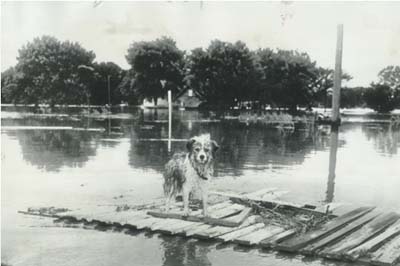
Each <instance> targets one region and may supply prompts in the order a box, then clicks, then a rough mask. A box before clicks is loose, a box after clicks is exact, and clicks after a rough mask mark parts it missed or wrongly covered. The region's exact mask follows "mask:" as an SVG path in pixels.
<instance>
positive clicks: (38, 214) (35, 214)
mask: <svg viewBox="0 0 400 266" xmlns="http://www.w3.org/2000/svg"><path fill="white" fill-rule="evenodd" d="M18 213H21V214H25V215H32V216H41V217H48V218H60V217H61V216H60V215H57V214H46V213H39V212H32V211H18Z"/></svg>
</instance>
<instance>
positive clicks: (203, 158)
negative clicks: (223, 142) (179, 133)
mask: <svg viewBox="0 0 400 266" xmlns="http://www.w3.org/2000/svg"><path fill="white" fill-rule="evenodd" d="M186 147H187V149H188V151H189V153H190V154H191V156H193V158H194V160H195V161H196V162H198V163H200V164H206V163H208V162H210V161H212V159H213V158H214V156H215V152H216V151H217V150H218V149H219V146H218V144H217V142H215V141H214V140H211V138H210V134H204V135H200V136H197V137H193V138H191V139H190V140H189V141H188V142H187V144H186Z"/></svg>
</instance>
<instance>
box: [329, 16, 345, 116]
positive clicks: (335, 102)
mask: <svg viewBox="0 0 400 266" xmlns="http://www.w3.org/2000/svg"><path fill="white" fill-rule="evenodd" d="M342 50H343V24H339V25H338V27H337V43H336V61H335V72H334V80H333V95H332V123H333V124H340V87H341V82H342Z"/></svg>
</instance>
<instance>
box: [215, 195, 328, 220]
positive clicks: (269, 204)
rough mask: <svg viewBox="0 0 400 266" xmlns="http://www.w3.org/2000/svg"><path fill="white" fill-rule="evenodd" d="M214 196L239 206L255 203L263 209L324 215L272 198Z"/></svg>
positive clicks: (323, 213)
mask: <svg viewBox="0 0 400 266" xmlns="http://www.w3.org/2000/svg"><path fill="white" fill-rule="evenodd" d="M214 194H217V195H221V196H226V197H229V199H230V200H231V201H233V202H236V203H241V204H247V205H249V204H251V203H253V202H256V203H258V204H260V205H261V206H263V207H265V208H275V207H279V208H284V209H290V210H294V211H297V212H300V213H307V214H313V215H325V212H320V211H316V210H313V209H309V208H304V206H303V205H300V204H295V203H291V202H286V201H280V200H275V199H273V198H272V199H266V198H261V197H249V196H247V195H238V194H233V193H222V192H214Z"/></svg>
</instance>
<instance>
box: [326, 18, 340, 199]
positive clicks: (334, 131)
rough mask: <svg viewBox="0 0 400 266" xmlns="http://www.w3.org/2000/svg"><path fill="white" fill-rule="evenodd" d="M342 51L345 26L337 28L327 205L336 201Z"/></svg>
mask: <svg viewBox="0 0 400 266" xmlns="http://www.w3.org/2000/svg"><path fill="white" fill-rule="evenodd" d="M342 50H343V25H342V24H339V25H338V27H337V43H336V60H335V73H334V80H333V94H332V120H331V136H330V150H329V174H328V183H327V189H326V198H325V201H326V202H327V203H331V202H332V201H333V199H334V192H335V178H336V158H337V151H338V144H339V125H340V87H341V81H342Z"/></svg>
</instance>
